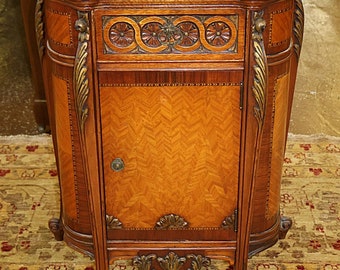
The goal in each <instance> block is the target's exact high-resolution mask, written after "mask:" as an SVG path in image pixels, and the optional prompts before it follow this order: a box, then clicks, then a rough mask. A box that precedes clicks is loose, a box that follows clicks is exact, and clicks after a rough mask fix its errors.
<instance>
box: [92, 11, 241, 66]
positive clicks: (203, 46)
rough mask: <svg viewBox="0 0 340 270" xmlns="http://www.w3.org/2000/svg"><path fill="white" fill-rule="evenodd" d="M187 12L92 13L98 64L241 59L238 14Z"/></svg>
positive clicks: (232, 12)
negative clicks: (104, 62)
mask: <svg viewBox="0 0 340 270" xmlns="http://www.w3.org/2000/svg"><path fill="white" fill-rule="evenodd" d="M192 12H193V11H192V10H176V11H173V10H172V11H162V12H160V11H159V10H158V11H152V10H150V11H145V10H143V12H141V11H138V10H137V11H136V10H132V11H129V10H96V11H95V22H96V27H97V29H96V32H97V52H98V60H99V61H145V60H152V61H157V60H165V61H166V60H171V61H176V60H179V61H180V60H195V61H197V60H199V61H205V60H207V61H212V60H215V61H228V60H242V59H243V48H244V15H243V11H242V10H234V9H232V10H230V9H227V10H223V9H220V10H208V11H207V10H200V11H198V13H197V14H193V13H192ZM148 13H149V14H150V15H148ZM155 14H156V15H155Z"/></svg>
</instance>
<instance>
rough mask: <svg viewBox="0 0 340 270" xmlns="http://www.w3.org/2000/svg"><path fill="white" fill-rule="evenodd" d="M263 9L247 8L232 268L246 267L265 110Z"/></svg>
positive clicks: (266, 80)
mask: <svg viewBox="0 0 340 270" xmlns="http://www.w3.org/2000/svg"><path fill="white" fill-rule="evenodd" d="M263 15H264V11H262V10H261V11H250V12H249V15H248V17H249V19H250V20H251V33H250V34H249V38H250V39H251V40H250V49H249V58H248V59H249V67H248V68H249V74H250V76H249V81H248V95H247V103H248V105H247V106H248V107H247V112H246V115H245V121H246V122H247V125H246V128H245V130H244V134H245V135H244V137H243V138H244V140H245V149H243V155H244V159H243V166H244V168H245V169H244V174H243V176H241V179H242V182H241V185H242V187H241V194H240V198H239V202H240V205H239V209H240V213H239V221H238V222H239V225H238V227H239V230H238V238H237V249H238V250H239V252H238V254H237V258H236V263H235V268H236V269H246V265H244V264H245V262H247V258H248V253H249V241H250V231H251V230H250V228H251V222H252V214H253V209H252V208H253V207H252V199H253V192H254V186H255V178H256V171H257V167H258V162H259V153H260V145H261V140H262V133H263V124H264V117H265V110H266V94H267V88H268V64H267V56H266V51H265V47H264V41H263V32H264V31H265V28H266V21H265V20H264V18H263Z"/></svg>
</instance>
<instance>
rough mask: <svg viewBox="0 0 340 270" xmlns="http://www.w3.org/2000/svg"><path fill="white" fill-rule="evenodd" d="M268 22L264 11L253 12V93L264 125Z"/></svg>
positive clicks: (261, 123) (259, 120)
mask: <svg viewBox="0 0 340 270" xmlns="http://www.w3.org/2000/svg"><path fill="white" fill-rule="evenodd" d="M265 28H266V22H265V20H264V19H263V11H256V12H254V14H253V27H252V40H253V50H254V60H255V65H254V66H253V69H254V83H253V94H254V97H255V102H256V104H255V107H254V114H255V118H256V119H257V121H258V124H259V126H261V127H262V125H263V121H264V113H265V102H266V97H265V95H266V89H267V80H268V66H267V56H266V52H265V48H264V44H263V31H264V29H265Z"/></svg>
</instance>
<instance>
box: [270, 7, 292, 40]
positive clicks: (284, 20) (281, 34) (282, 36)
mask: <svg viewBox="0 0 340 270" xmlns="http://www.w3.org/2000/svg"><path fill="white" fill-rule="evenodd" d="M291 17H292V8H286V9H282V10H276V11H275V12H273V13H271V14H270V23H269V46H270V47H276V46H280V45H281V44H284V43H288V42H289V41H290V38H291V33H292V31H291V29H292V20H291Z"/></svg>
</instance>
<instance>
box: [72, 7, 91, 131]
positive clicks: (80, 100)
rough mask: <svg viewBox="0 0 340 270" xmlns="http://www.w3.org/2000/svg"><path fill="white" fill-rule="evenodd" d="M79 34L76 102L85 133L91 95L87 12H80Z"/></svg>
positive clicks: (76, 24)
mask: <svg viewBox="0 0 340 270" xmlns="http://www.w3.org/2000/svg"><path fill="white" fill-rule="evenodd" d="M75 28H76V30H77V31H78V32H79V34H78V48H77V53H76V59H75V66H74V75H73V78H74V84H73V85H74V88H75V101H76V109H77V116H78V121H79V127H80V130H81V131H84V125H85V121H86V119H87V117H88V106H87V103H86V101H87V99H88V95H89V82H88V77H87V57H88V43H89V39H90V31H89V19H88V14H87V13H86V12H78V20H77V21H76V23H75Z"/></svg>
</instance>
